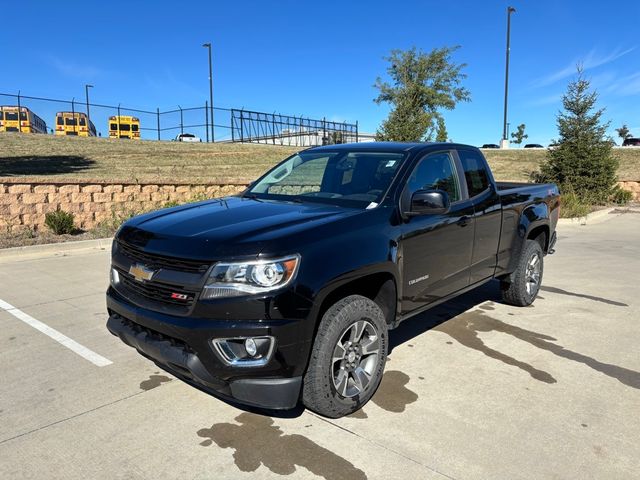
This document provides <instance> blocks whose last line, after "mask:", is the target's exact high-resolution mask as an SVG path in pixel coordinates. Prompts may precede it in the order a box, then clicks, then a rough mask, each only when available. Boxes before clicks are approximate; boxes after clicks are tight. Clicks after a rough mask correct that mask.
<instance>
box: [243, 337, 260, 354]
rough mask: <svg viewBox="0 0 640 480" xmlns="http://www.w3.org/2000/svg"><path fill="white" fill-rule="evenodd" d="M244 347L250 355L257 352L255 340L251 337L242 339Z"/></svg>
mask: <svg viewBox="0 0 640 480" xmlns="http://www.w3.org/2000/svg"><path fill="white" fill-rule="evenodd" d="M244 349H245V350H246V351H247V353H248V354H249V356H250V357H255V356H256V353H258V347H257V346H256V342H255V340H254V339H253V338H247V339H246V340H245V341H244Z"/></svg>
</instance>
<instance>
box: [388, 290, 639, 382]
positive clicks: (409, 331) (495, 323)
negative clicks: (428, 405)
mask: <svg viewBox="0 0 640 480" xmlns="http://www.w3.org/2000/svg"><path fill="white" fill-rule="evenodd" d="M545 291H548V292H552V293H561V294H565V295H570V296H576V297H581V298H584V299H585V300H588V301H598V302H601V301H603V300H604V299H600V298H598V297H590V296H587V295H582V294H576V293H573V292H566V291H564V290H561V289H553V288H551V287H547V288H546V289H545ZM499 296H500V290H499V285H498V283H497V282H490V283H488V284H486V285H484V286H483V287H480V288H478V289H477V290H474V291H471V292H469V293H467V294H465V295H462V296H460V297H458V298H456V299H455V300H453V301H451V302H448V303H446V304H443V305H440V306H438V307H435V308H433V309H432V310H429V311H428V312H426V313H424V314H421V315H417V316H416V317H415V318H413V319H411V320H408V321H407V322H405V323H403V324H401V325H400V326H399V327H398V328H397V329H396V330H394V331H392V332H391V334H390V342H389V343H390V350H391V351H392V350H393V348H395V347H397V346H398V345H401V344H403V343H405V342H407V341H408V340H410V339H412V338H414V337H416V336H419V335H420V334H422V333H424V332H426V331H428V330H432V329H433V330H435V331H439V332H442V333H446V334H447V335H448V336H449V337H450V338H451V339H452V340H454V341H456V342H458V343H459V344H461V345H464V346H465V347H468V348H471V349H474V350H477V351H478V352H480V353H482V354H483V355H486V356H487V357H490V358H493V359H495V360H499V361H501V362H503V363H505V364H507V365H510V366H513V367H516V368H519V369H521V370H523V371H525V372H527V373H528V374H529V375H530V376H531V377H532V378H533V379H535V380H538V381H540V382H544V383H547V384H552V383H556V382H557V380H556V379H555V377H554V376H553V375H551V373H549V372H546V371H544V370H540V369H538V368H535V367H534V366H532V365H530V364H528V363H526V362H523V361H521V360H518V359H517V358H514V357H512V356H510V355H507V354H505V353H502V352H500V351H498V350H495V349H493V348H491V347H489V346H488V345H487V344H485V343H484V341H483V340H482V338H481V337H480V333H486V332H499V333H504V334H507V335H511V336H513V337H514V338H517V339H518V340H521V341H523V342H526V343H528V344H530V345H532V346H534V347H536V348H539V349H541V350H546V351H547V352H550V353H552V354H553V355H556V356H558V357H561V358H564V359H566V360H571V361H574V362H578V363H581V364H583V365H585V366H587V367H589V368H591V369H592V370H595V371H597V372H599V373H602V374H604V375H606V376H608V377H610V378H612V379H615V380H617V381H619V382H620V383H622V384H623V385H626V386H628V387H631V388H636V389H640V372H637V371H635V370H630V369H628V368H624V367H620V366H618V365H613V364H609V363H604V362H601V361H599V360H597V359H595V358H593V357H590V356H588V355H584V354H581V353H579V352H575V351H573V350H570V349H568V348H565V347H564V346H562V345H560V344H558V343H557V339H555V338H553V337H551V336H549V335H545V334H542V333H538V332H534V331H531V330H527V329H524V328H521V327H519V326H517V325H512V324H510V323H506V322H503V321H501V320H498V319H496V318H493V317H491V316H489V315H488V314H487V311H488V310H493V309H494V308H493V307H492V306H491V304H490V303H489V304H485V305H482V306H480V307H479V308H477V309H476V308H474V307H476V306H477V305H479V304H481V303H484V302H487V301H490V302H496V303H498V302H499ZM606 303H608V304H610V305H613V306H618V307H624V306H627V305H626V304H624V303H621V302H612V301H608V300H607V301H606ZM510 314H511V313H510ZM447 343H452V342H447Z"/></svg>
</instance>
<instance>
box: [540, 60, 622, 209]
mask: <svg viewBox="0 0 640 480" xmlns="http://www.w3.org/2000/svg"><path fill="white" fill-rule="evenodd" d="M597 100H598V94H597V92H596V91H591V90H590V82H589V80H587V79H586V78H585V77H584V75H583V71H582V68H581V67H578V74H577V77H576V79H575V80H573V81H571V82H570V83H569V85H568V87H567V92H566V93H565V94H564V95H563V97H562V105H563V108H564V111H561V112H559V113H558V115H557V125H558V133H559V138H558V140H556V141H555V143H556V144H557V146H556V147H555V148H554V149H550V150H548V151H547V158H546V161H545V162H544V163H543V164H542V165H541V173H542V176H543V178H545V179H547V180H550V181H554V182H556V183H557V184H558V185H560V186H561V188H563V189H565V190H571V191H573V192H575V193H576V195H578V197H579V198H581V199H582V200H583V201H586V202H592V203H604V202H606V201H608V200H609V198H610V197H611V195H612V194H613V193H614V192H615V190H616V183H617V178H616V171H617V169H618V163H619V161H618V159H617V158H616V157H615V156H614V155H613V150H612V141H611V139H610V138H608V137H607V136H606V131H607V128H608V127H609V122H603V121H602V114H603V112H604V108H602V109H596V102H597Z"/></svg>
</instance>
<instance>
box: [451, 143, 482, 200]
mask: <svg viewBox="0 0 640 480" xmlns="http://www.w3.org/2000/svg"><path fill="white" fill-rule="evenodd" d="M458 155H459V156H460V161H461V162H462V168H463V169H464V177H465V180H466V183H467V190H469V197H475V196H476V195H479V194H480V193H482V192H484V191H485V190H486V189H487V188H489V174H488V173H487V167H486V166H485V163H484V161H483V160H482V158H481V157H480V154H479V153H478V152H474V151H473V150H459V151H458Z"/></svg>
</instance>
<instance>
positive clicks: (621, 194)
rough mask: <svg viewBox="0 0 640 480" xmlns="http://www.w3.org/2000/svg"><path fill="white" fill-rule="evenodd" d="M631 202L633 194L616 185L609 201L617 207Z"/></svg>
mask: <svg viewBox="0 0 640 480" xmlns="http://www.w3.org/2000/svg"><path fill="white" fill-rule="evenodd" d="M631 200H633V193H632V192H630V191H629V190H625V189H624V188H622V187H621V186H620V185H616V186H615V188H614V189H613V193H612V194H611V201H612V202H613V203H617V204H618V205H626V204H627V203H629V202H630V201H631Z"/></svg>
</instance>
